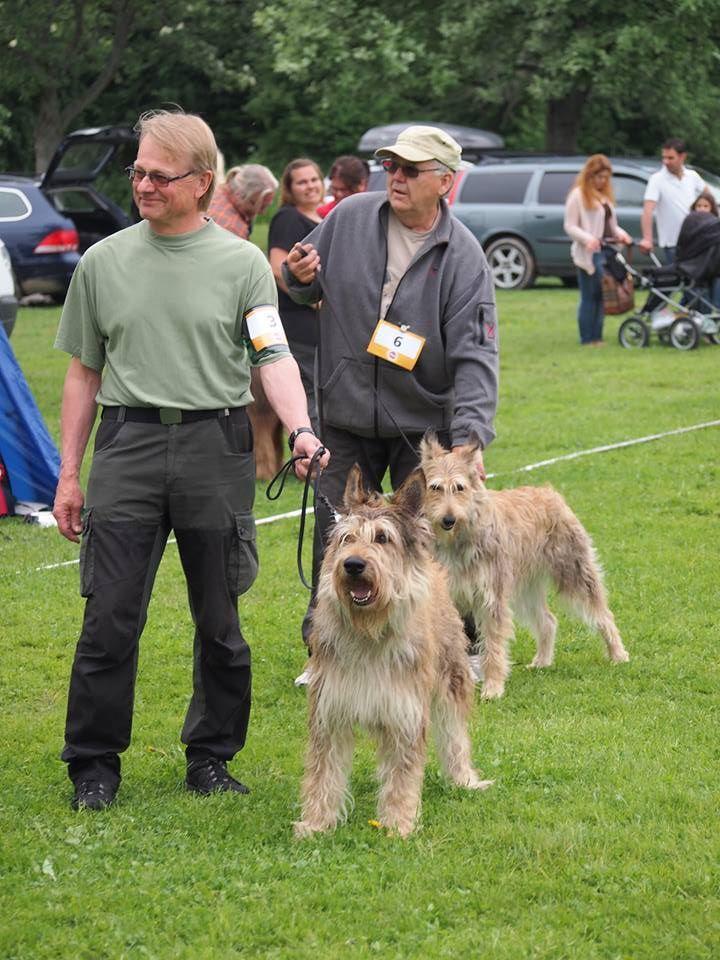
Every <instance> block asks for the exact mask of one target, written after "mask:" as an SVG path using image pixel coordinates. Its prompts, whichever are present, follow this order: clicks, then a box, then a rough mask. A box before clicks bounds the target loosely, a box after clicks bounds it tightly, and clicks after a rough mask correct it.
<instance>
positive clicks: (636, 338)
mask: <svg viewBox="0 0 720 960" xmlns="http://www.w3.org/2000/svg"><path fill="white" fill-rule="evenodd" d="M649 339H650V332H649V330H648V328H647V324H646V323H645V321H644V320H643V319H642V318H641V317H628V318H627V320H623V322H622V323H621V324H620V329H619V330H618V340H619V341H620V345H621V346H623V347H626V348H627V349H628V350H631V349H632V348H633V347H646V346H647V345H648V341H649Z"/></svg>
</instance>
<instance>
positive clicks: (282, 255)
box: [269, 247, 288, 293]
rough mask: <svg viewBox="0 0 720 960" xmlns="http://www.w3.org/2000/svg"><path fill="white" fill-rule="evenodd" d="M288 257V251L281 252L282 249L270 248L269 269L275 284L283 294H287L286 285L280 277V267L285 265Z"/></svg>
mask: <svg viewBox="0 0 720 960" xmlns="http://www.w3.org/2000/svg"><path fill="white" fill-rule="evenodd" d="M287 257H288V251H287V250H283V249H282V247H271V248H270V253H269V259H270V269H271V270H272V272H273V276H274V277H275V283H277V285H278V288H279V289H280V290H282V291H283V293H287V292H288V288H287V284H286V283H285V281H284V280H283V275H282V265H283V264H284V263H285V261H286V260H287Z"/></svg>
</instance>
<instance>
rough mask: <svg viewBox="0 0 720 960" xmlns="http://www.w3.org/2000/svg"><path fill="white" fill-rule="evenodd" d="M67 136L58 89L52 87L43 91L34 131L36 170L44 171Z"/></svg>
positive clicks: (37, 171) (38, 171)
mask: <svg viewBox="0 0 720 960" xmlns="http://www.w3.org/2000/svg"><path fill="white" fill-rule="evenodd" d="M64 136H65V125H64V121H63V118H62V117H61V115H60V104H59V102H58V96H57V91H56V90H55V89H54V88H52V87H50V88H46V89H45V90H44V91H43V94H42V98H41V100H40V104H39V108H38V113H37V120H36V122H35V131H34V138H33V142H34V147H35V172H36V173H44V172H45V171H46V170H47V167H48V164H49V163H50V160H51V158H52V155H53V153H55V149H56V147H57V145H58V144H59V143H60V141H61V140H62V138H63V137H64Z"/></svg>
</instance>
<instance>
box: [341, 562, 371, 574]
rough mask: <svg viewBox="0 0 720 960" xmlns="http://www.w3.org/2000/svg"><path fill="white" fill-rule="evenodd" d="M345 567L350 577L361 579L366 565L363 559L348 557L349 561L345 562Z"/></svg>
mask: <svg viewBox="0 0 720 960" xmlns="http://www.w3.org/2000/svg"><path fill="white" fill-rule="evenodd" d="M343 566H344V567H345V572H346V573H347V574H348V576H351V577H359V576H360V574H361V573H362V572H363V570H364V569H365V566H366V564H365V561H364V560H363V559H362V557H348V558H347V560H345V561H344V562H343Z"/></svg>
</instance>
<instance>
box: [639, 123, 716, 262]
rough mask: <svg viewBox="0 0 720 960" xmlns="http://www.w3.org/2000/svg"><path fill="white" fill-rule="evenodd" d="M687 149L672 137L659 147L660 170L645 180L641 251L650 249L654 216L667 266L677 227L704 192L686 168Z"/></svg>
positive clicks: (702, 184)
mask: <svg viewBox="0 0 720 960" xmlns="http://www.w3.org/2000/svg"><path fill="white" fill-rule="evenodd" d="M686 159H687V148H686V147H685V141H684V140H680V139H679V138H678V137H671V138H670V139H669V140H666V141H665V143H664V144H663V146H662V164H663V165H662V169H660V170H658V171H657V173H654V174H653V175H652V176H651V177H650V179H649V180H648V185H647V188H646V190H645V198H644V203H643V212H642V219H641V225H642V234H643V238H642V240H641V241H640V249H641V250H643V251H644V252H645V253H649V252H650V251H651V250H652V249H653V246H654V244H653V235H652V222H653V213H654V214H655V222H656V226H657V234H658V246H659V247H661V248H662V251H663V256H664V258H665V262H666V263H672V261H673V260H674V259H675V246H676V244H677V238H678V234H679V233H680V227H681V226H682V222H683V220H684V219H685V217H686V216H687V215H688V213H689V212H690V207H691V206H692V204H693V203H694V202H695V198H696V197H697V196H698V195H699V194H701V193H702V191H703V190H704V189H705V182H704V181H703V179H702V177H701V176H700V174H699V173H697V171H695V170H688V169H687V168H686V166H685V160H686Z"/></svg>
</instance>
